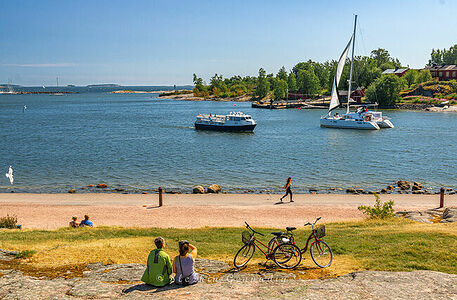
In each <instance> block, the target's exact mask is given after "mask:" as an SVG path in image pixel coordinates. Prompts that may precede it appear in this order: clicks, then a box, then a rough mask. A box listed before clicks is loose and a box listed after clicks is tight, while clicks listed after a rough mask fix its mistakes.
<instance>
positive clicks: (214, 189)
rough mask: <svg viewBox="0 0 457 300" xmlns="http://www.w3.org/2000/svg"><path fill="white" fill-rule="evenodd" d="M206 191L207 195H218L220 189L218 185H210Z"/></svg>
mask: <svg viewBox="0 0 457 300" xmlns="http://www.w3.org/2000/svg"><path fill="white" fill-rule="evenodd" d="M206 190H207V192H208V193H214V194H217V193H219V192H220V191H221V187H220V186H219V185H217V184H212V185H210V186H209V187H208V188H207V189H206Z"/></svg>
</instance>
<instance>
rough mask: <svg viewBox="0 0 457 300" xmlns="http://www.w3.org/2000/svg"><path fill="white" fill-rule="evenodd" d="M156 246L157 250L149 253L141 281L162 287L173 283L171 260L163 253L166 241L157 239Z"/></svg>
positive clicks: (160, 238)
mask: <svg viewBox="0 0 457 300" xmlns="http://www.w3.org/2000/svg"><path fill="white" fill-rule="evenodd" d="M154 244H155V245H156V247H157V249H155V250H152V251H151V252H150V253H149V256H148V262H147V264H146V270H145V271H144V273H143V276H142V277H141V281H143V282H144V283H146V284H149V285H153V286H156V287H161V286H165V285H167V284H169V283H170V282H171V277H170V275H171V274H172V268H171V259H170V256H169V255H168V254H167V253H165V251H163V248H164V247H165V240H164V239H163V238H162V237H160V236H159V237H157V238H156V239H155V240H154Z"/></svg>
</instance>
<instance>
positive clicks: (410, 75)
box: [403, 69, 419, 87]
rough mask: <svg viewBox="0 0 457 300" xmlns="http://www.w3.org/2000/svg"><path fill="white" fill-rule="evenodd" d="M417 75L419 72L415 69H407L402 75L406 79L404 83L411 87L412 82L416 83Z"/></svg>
mask: <svg viewBox="0 0 457 300" xmlns="http://www.w3.org/2000/svg"><path fill="white" fill-rule="evenodd" d="M418 77H419V72H418V71H417V70H413V69H411V70H408V71H407V72H406V74H405V75H404V76H403V79H404V80H406V84H408V87H411V86H412V85H413V84H415V83H417V79H418Z"/></svg>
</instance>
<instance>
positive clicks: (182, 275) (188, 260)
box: [173, 241, 198, 285]
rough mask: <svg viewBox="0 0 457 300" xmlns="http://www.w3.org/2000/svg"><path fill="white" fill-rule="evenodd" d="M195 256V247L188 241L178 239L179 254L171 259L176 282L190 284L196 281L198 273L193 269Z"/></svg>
mask: <svg viewBox="0 0 457 300" xmlns="http://www.w3.org/2000/svg"><path fill="white" fill-rule="evenodd" d="M189 250H190V253H189ZM195 258H197V247H195V246H194V245H192V244H190V243H189V242H188V241H180V242H179V255H178V256H176V257H175V258H174V260H173V273H175V274H176V276H175V283H176V284H181V285H191V284H196V283H197V282H198V274H197V273H195V271H194V261H195Z"/></svg>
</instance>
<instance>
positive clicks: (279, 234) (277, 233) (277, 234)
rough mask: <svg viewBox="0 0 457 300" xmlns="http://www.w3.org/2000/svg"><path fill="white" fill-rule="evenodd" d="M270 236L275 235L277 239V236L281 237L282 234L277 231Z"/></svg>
mask: <svg viewBox="0 0 457 300" xmlns="http://www.w3.org/2000/svg"><path fill="white" fill-rule="evenodd" d="M271 234H273V235H276V236H278V237H279V236H281V235H283V234H284V233H283V232H281V231H277V232H272V233H271Z"/></svg>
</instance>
